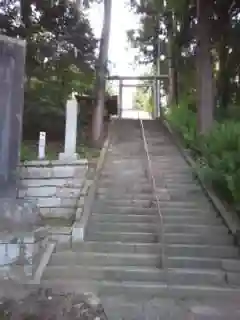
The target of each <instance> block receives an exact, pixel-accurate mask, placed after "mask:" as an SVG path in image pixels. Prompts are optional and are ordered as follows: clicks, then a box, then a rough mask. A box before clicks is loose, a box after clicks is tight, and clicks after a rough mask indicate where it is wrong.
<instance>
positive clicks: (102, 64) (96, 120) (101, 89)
mask: <svg viewBox="0 0 240 320" xmlns="http://www.w3.org/2000/svg"><path fill="white" fill-rule="evenodd" d="M111 8H112V0H104V20H103V27H102V35H101V41H100V49H99V58H98V69H97V73H96V106H95V108H94V111H93V120H92V121H93V124H92V140H93V143H94V144H95V145H98V144H99V143H100V142H101V136H102V131H103V119H104V103H105V87H106V80H105V77H106V70H107V61H108V48H109V36H110V25H111Z"/></svg>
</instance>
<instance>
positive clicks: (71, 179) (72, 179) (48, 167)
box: [18, 159, 88, 219]
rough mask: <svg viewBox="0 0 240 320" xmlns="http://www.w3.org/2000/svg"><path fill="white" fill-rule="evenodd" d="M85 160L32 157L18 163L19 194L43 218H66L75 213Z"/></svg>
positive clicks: (84, 173)
mask: <svg viewBox="0 0 240 320" xmlns="http://www.w3.org/2000/svg"><path fill="white" fill-rule="evenodd" d="M87 169H88V163H87V160H86V159H82V160H76V161H71V162H69V161H63V160H54V161H47V160H36V161H26V162H24V163H22V164H21V165H20V166H19V176H20V187H19V194H18V197H19V198H23V199H27V200H31V201H34V202H35V203H37V205H38V206H39V208H40V212H41V215H42V216H43V217H45V218H65V219H70V218H71V217H72V216H75V214H76V209H77V203H78V200H79V198H80V195H81V189H82V187H83V185H84V183H85V179H86V173H87Z"/></svg>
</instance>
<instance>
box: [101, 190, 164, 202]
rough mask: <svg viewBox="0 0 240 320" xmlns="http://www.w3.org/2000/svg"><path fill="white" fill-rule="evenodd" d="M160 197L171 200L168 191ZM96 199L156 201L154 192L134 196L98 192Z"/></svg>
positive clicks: (126, 193)
mask: <svg viewBox="0 0 240 320" xmlns="http://www.w3.org/2000/svg"><path fill="white" fill-rule="evenodd" d="M159 194H160V197H163V196H165V198H166V197H167V199H168V198H169V196H168V193H167V190H166V191H165V193H164V194H163V192H159ZM96 198H97V199H99V200H107V201H108V200H111V201H112V200H127V201H129V200H135V201H138V200H140V201H141V200H150V201H152V200H155V198H154V195H153V192H152V193H148V194H147V193H138V194H132V193H130V192H129V191H128V192H125V193H120V192H115V191H111V192H108V193H99V192H97V194H96Z"/></svg>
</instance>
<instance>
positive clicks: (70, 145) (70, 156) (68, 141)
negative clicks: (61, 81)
mask: <svg viewBox="0 0 240 320" xmlns="http://www.w3.org/2000/svg"><path fill="white" fill-rule="evenodd" d="M77 117H78V103H77V100H76V99H75V98H74V97H72V99H71V100H68V101H67V104H66V122H65V145H64V152H63V153H60V154H59V159H60V160H77V159H78V154H77V153H76V143H77Z"/></svg>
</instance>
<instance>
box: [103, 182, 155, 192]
mask: <svg viewBox="0 0 240 320" xmlns="http://www.w3.org/2000/svg"><path fill="white" fill-rule="evenodd" d="M152 190H153V188H152V186H151V184H149V185H148V186H146V185H145V186H142V185H135V186H129V185H126V186H120V185H117V186H116V185H115V186H113V187H112V188H110V189H109V188H107V187H98V190H97V193H99V194H105V193H108V192H111V191H112V192H113V191H116V192H131V193H132V194H136V193H149V194H152Z"/></svg>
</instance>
